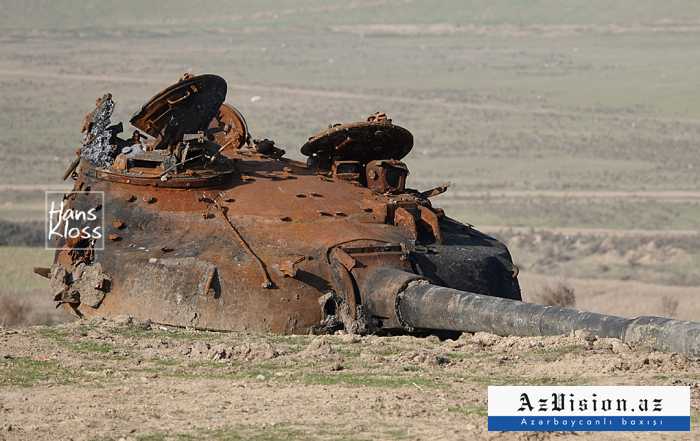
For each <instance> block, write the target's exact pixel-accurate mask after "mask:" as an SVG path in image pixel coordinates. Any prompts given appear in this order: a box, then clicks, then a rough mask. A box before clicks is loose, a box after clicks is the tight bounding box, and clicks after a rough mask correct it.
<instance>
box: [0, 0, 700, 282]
mask: <svg viewBox="0 0 700 441" xmlns="http://www.w3.org/2000/svg"><path fill="white" fill-rule="evenodd" d="M134 11H138V13H134ZM184 72H192V73H195V74H201V73H216V74H218V75H221V76H222V77H224V78H225V79H226V80H227V81H228V84H229V89H228V95H227V102H229V103H231V104H233V105H235V106H236V107H237V108H238V109H239V110H241V112H242V113H243V114H244V115H245V116H246V118H247V121H248V123H249V126H250V130H251V133H252V135H253V136H254V137H257V138H265V137H267V138H270V139H274V140H275V141H276V143H277V145H278V146H279V147H281V148H284V149H285V150H286V151H287V152H288V156H290V157H292V158H295V159H300V160H304V159H305V158H304V157H303V156H302V155H301V154H300V153H299V147H300V146H301V145H302V144H303V143H304V142H305V141H306V140H307V139H308V138H309V137H310V136H312V135H314V134H316V133H318V132H320V131H322V130H324V129H325V128H326V127H327V126H328V124H329V123H336V122H353V121H358V120H362V119H364V118H365V117H366V116H367V115H369V114H371V113H373V112H375V111H378V110H379V111H383V112H386V113H387V114H388V115H389V117H390V118H392V119H393V120H394V122H395V123H397V124H399V125H401V126H403V127H406V128H408V129H409V130H411V132H412V133H413V134H414V138H415V146H414V149H413V152H412V153H411V154H410V155H409V156H408V157H407V158H406V162H407V164H408V166H409V168H410V170H411V176H410V177H409V186H410V187H414V188H418V189H420V190H424V189H427V188H431V187H434V186H437V185H441V184H443V183H445V182H447V181H450V182H451V183H452V185H451V187H450V190H449V191H448V193H446V194H445V195H443V196H439V197H437V198H435V199H434V204H435V205H436V206H440V207H443V208H445V209H446V210H447V213H448V215H450V216H452V217H455V218H457V219H459V220H462V221H466V222H470V223H472V224H475V225H476V226H477V227H489V228H494V227H532V228H549V229H553V228H564V227H565V228H572V229H577V230H580V231H583V232H585V231H586V230H589V229H602V230H616V231H620V230H626V229H634V230H640V231H650V232H655V233H654V234H656V236H655V237H662V239H663V238H664V237H665V236H663V234H665V233H666V232H669V234H670V232H672V231H676V230H682V231H685V232H694V231H698V229H699V227H700V221H698V219H700V204H699V202H700V194H698V191H700V150H699V149H698V145H699V144H700V105H698V103H699V102H700V80H698V78H700V75H699V74H700V14H699V13H698V12H697V8H696V7H695V3H694V2H692V1H689V0H678V1H673V2H671V3H663V4H662V3H658V2H653V1H650V0H645V1H641V0H640V1H616V2H602V1H598V0H596V1H585V2H584V1H580V0H576V1H570V2H564V1H555V0H550V1H534V0H530V1H512V0H511V1H505V0H501V1H495V2H493V1H491V2H486V1H476V2H469V3H468V4H464V2H457V1H452V0H449V1H442V2H435V1H427V0H424V1H398V0H387V1H383V2H362V1H360V2H351V3H348V2H341V1H338V0H329V1H323V2H320V1H317V0H304V1H301V2H295V4H294V7H290V6H289V5H288V4H287V3H285V2H281V1H264V2H256V3H255V4H252V3H243V2H233V1H226V0H216V1H213V2H208V3H207V5H206V7H202V6H201V5H195V4H191V3H184V2H173V3H168V4H167V7H164V3H162V2H160V1H156V2H149V3H146V4H142V3H136V2H133V1H132V0H122V1H120V2H118V3H110V4H109V6H107V4H106V3H103V2H97V1H88V0H85V1H76V0H65V1H62V2H60V3H55V2H47V1H45V0H32V1H24V2H19V1H14V0H8V1H4V2H2V3H1V4H0V131H1V132H2V133H3V136H2V137H0V171H2V173H0V218H1V219H6V220H12V221H15V222H23V221H25V220H30V219H34V220H38V219H42V218H43V216H44V213H43V207H42V204H43V191H44V189H48V188H49V186H51V189H56V188H57V187H56V186H59V187H60V186H62V185H63V186H65V185H68V186H70V183H65V182H63V181H60V176H61V174H62V173H63V172H64V171H65V169H66V168H67V167H68V165H69V164H70V162H71V161H72V160H73V158H74V154H75V153H74V152H75V150H76V148H78V147H79V146H80V139H81V137H82V136H81V134H80V127H81V125H82V122H83V117H84V116H85V114H87V113H89V112H90V111H91V110H92V108H93V103H94V100H95V99H96V98H98V97H101V96H102V95H103V94H104V93H107V92H110V93H112V94H113V96H114V100H115V102H116V103H117V108H116V112H115V114H114V116H113V118H112V121H113V122H115V123H116V122H119V121H123V122H124V123H125V129H126V130H125V131H126V132H127V133H128V132H129V126H128V120H129V118H130V117H131V115H132V113H133V112H134V111H135V110H136V109H138V108H140V106H141V105H142V104H143V103H144V102H145V101H147V100H148V99H149V98H150V97H151V96H153V95H154V94H155V93H157V92H158V91H160V90H161V89H163V88H164V87H166V86H168V85H169V84H171V83H173V82H174V81H176V79H177V78H179V77H180V76H181V75H182V74H183V73H184ZM253 96H259V97H260V100H259V101H256V102H252V101H251V97H253ZM611 192H612V193H611ZM679 192H680V193H679ZM679 195H680V196H679ZM659 234H661V236H659ZM600 237H602V236H595V237H594V238H593V239H591V240H594V241H595V240H602V239H600ZM508 238H509V237H505V239H508ZM558 240H559V239H557V238H552V239H551V240H550V241H549V242H547V245H546V246H544V245H543V246H542V247H534V248H532V249H531V248H528V247H525V248H520V249H518V251H516V252H514V256H515V260H516V263H518V264H519V265H521V269H522V268H524V269H525V270H527V271H539V272H540V273H543V274H548V275H552V274H555V273H556V271H561V272H562V274H568V275H569V276H572V277H574V276H582V277H584V276H585V277H603V278H611V277H612V278H616V277H617V278H628V279H630V278H631V279H632V280H642V281H648V282H660V283H661V282H662V283H669V284H680V285H693V284H694V283H696V281H697V275H696V274H695V273H694V272H693V271H692V268H693V267H694V265H695V264H694V262H695V260H698V259H700V258H698V257H697V256H700V246H699V247H698V249H695V248H693V249H688V250H686V251H687V252H688V255H689V256H690V260H689V261H687V262H685V263H684V265H686V266H683V267H682V268H686V269H687V271H686V270H679V268H680V267H679V266H678V265H677V264H674V263H670V264H668V265H666V264H663V265H660V266H658V267H655V269H653V270H651V269H650V267H649V266H645V265H641V266H634V265H633V264H629V262H626V261H621V262H620V263H619V265H618V263H615V264H613V265H612V266H611V270H610V271H606V272H602V273H601V272H597V271H596V268H597V267H596V265H594V264H591V265H588V264H585V265H583V266H582V268H584V269H583V270H581V271H579V270H577V269H576V265H575V263H576V262H578V261H579V259H585V258H586V256H584V255H580V253H579V252H578V251H577V252H576V253H578V254H576V253H574V254H573V255H571V256H569V257H570V259H569V257H567V255H566V253H564V254H561V253H560V254H555V255H554V257H552V255H550V254H551V253H550V251H547V250H551V249H552V247H554V246H555V245H556V244H557V241H558ZM664 240H665V239H664ZM645 243H646V242H645ZM689 246H695V241H690V242H689ZM538 253H539V254H538ZM548 253H549V254H548ZM44 254H46V256H49V253H48V252H46V253H44V252H43V251H40V250H29V249H21V250H20V249H16V250H14V251H12V252H7V251H6V250H5V249H3V254H1V255H0V261H2V262H8V263H7V265H6V268H10V269H8V270H7V271H6V272H5V273H3V274H4V275H3V276H2V277H3V278H2V279H0V283H2V285H0V286H3V289H2V290H0V291H8V290H16V289H32V288H35V287H39V285H41V286H42V287H44V286H45V285H44V284H43V282H42V280H43V279H41V278H38V276H35V275H33V274H31V273H29V272H27V271H24V269H26V268H30V269H31V267H32V266H42V265H40V264H39V262H38V261H39V260H42V259H44V257H43V256H44ZM562 255H563V256H564V258H563V259H564V260H558V259H560V258H561V256H562ZM15 256H24V257H19V258H15ZM40 256H42V257H40ZM593 256H594V257H595V253H594V254H593ZM47 258H49V259H50V256H49V257H47ZM567 259H568V260H567ZM550 260H551V261H553V262H555V263H556V265H553V266H552V265H549V266H547V265H545V264H543V262H545V263H546V262H549V261H550ZM662 260H663V259H662ZM49 261H50V260H49ZM567 262H569V263H567ZM664 262H665V261H664ZM587 265H588V266H587ZM616 265H617V266H616ZM664 265H666V266H664ZM43 266H48V264H45V265H43ZM20 267H21V268H22V269H23V271H17V269H18V268H20ZM657 270H658V271H657ZM645 271H646V272H645ZM659 271H661V273H659ZM678 271H682V272H683V271H685V272H684V274H686V275H685V276H683V277H679V276H678V274H677V273H678Z"/></svg>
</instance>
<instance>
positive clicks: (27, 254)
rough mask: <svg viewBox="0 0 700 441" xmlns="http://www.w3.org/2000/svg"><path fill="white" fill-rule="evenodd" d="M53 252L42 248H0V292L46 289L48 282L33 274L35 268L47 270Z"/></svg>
mask: <svg viewBox="0 0 700 441" xmlns="http://www.w3.org/2000/svg"><path fill="white" fill-rule="evenodd" d="M53 255H54V252H53V251H51V250H45V249H44V248H43V247H41V248H35V247H0V262H2V265H0V290H2V291H16V290H26V289H42V288H43V289H46V288H48V287H49V281H48V280H47V279H45V278H43V277H41V276H38V275H36V274H34V271H33V268H34V267H35V266H38V267H44V268H49V267H51V264H52V263H53Z"/></svg>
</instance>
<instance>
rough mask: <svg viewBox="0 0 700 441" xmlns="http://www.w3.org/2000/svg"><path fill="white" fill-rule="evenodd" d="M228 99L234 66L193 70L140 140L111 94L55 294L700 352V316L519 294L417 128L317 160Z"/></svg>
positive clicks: (86, 303) (102, 307)
mask: <svg viewBox="0 0 700 441" xmlns="http://www.w3.org/2000/svg"><path fill="white" fill-rule="evenodd" d="M225 97H226V82H225V81H224V80H223V79H222V78H220V77H218V76H216V75H201V76H193V75H185V76H184V77H182V78H181V79H180V80H179V81H178V82H177V83H176V84H174V85H172V86H170V87H168V88H167V89H165V90H163V91H162V92H160V93H159V94H157V95H156V96H154V97H153V98H152V99H151V100H150V101H148V102H147V103H146V104H145V105H144V106H143V108H142V109H141V110H139V111H137V112H136V113H135V114H134V116H133V117H132V118H131V120H130V123H131V124H132V125H133V126H134V127H135V128H136V129H137V130H136V131H134V132H133V134H132V135H131V136H130V137H129V136H126V137H119V136H118V135H119V134H120V133H121V132H123V125H122V124H121V123H119V124H117V125H112V126H110V117H111V115H112V112H113V110H114V105H115V104H114V102H113V101H112V96H111V95H109V94H107V95H104V96H103V97H102V98H100V99H98V100H97V103H96V107H95V110H94V111H93V112H92V113H90V114H89V115H88V116H86V118H85V123H84V125H83V132H84V133H85V135H84V138H83V146H82V148H81V149H80V150H79V151H78V152H77V153H78V158H77V159H76V161H75V162H74V163H73V164H72V165H71V167H70V169H69V170H68V171H67V172H66V174H65V175H64V179H67V178H69V177H70V178H72V179H74V180H75V186H74V189H73V191H72V192H70V193H68V194H67V195H65V196H64V201H63V202H62V206H61V209H60V210H57V212H56V213H55V214H56V216H55V218H53V222H55V223H56V229H55V230H56V232H58V233H57V234H56V255H55V262H54V264H53V266H52V267H51V268H36V269H35V271H36V272H37V273H38V274H41V275H44V276H46V277H48V278H49V279H50V287H51V291H52V295H53V296H54V300H55V301H56V302H57V304H58V305H60V306H62V307H64V308H66V309H67V310H68V311H70V312H72V313H73V314H75V315H76V316H77V317H95V316H97V317H111V316H116V315H122V314H128V315H131V316H134V317H138V318H141V319H150V320H152V321H153V322H155V323H160V324H168V325H173V326H181V327H192V328H197V329H209V330H219V331H236V332H273V333H289V334H308V333H328V332H334V331H337V330H341V329H344V330H345V331H347V332H352V333H383V332H387V331H392V332H395V331H401V332H424V331H431V330H445V331H469V332H475V331H489V332H493V333H498V334H501V335H504V334H514V335H544V334H556V333H566V332H570V331H571V330H574V329H582V328H583V329H589V330H591V332H592V333H594V334H597V335H599V336H601V337H617V338H621V339H623V340H624V341H628V342H632V341H638V342H641V343H642V344H647V345H652V346H654V347H658V348H661V349H668V350H679V351H681V352H684V353H686V354H691V355H700V351H699V349H698V341H697V340H698V338H697V337H698V335H699V334H698V333H699V331H700V325H698V324H697V323H692V322H679V321H673V320H669V319H658V318H653V317H651V318H650V317H642V318H640V319H636V320H628V319H623V318H619V317H610V316H603V315H600V314H592V313H586V312H579V311H574V310H567V309H562V308H556V307H548V306H542V305H535V304H530V303H524V302H521V301H520V300H521V297H520V288H519V285H518V280H517V275H518V268H517V267H516V266H515V265H514V264H513V262H512V260H511V256H510V254H509V252H508V250H507V249H506V247H505V246H504V245H503V244H502V243H500V242H499V241H497V240H496V239H494V238H491V237H489V236H487V235H485V234H482V233H480V232H479V231H477V230H475V229H474V228H473V227H472V226H471V225H468V224H463V223H460V222H457V221H455V220H453V219H451V218H449V217H448V216H446V215H445V213H444V212H443V210H441V209H440V208H437V207H435V206H434V205H433V203H432V202H431V198H432V197H434V196H437V195H439V194H441V193H443V192H444V191H446V190H447V187H448V186H449V183H448V184H445V185H443V186H441V187H438V188H435V189H428V190H424V191H419V190H413V189H411V188H409V186H408V185H409V183H408V182H407V177H408V175H409V171H408V167H407V165H406V164H405V163H404V162H402V159H403V158H404V157H405V156H406V155H407V154H408V153H409V152H410V151H411V149H412V147H413V136H412V135H411V133H410V132H409V131H408V130H406V129H404V128H402V127H399V126H397V125H394V124H393V123H392V120H390V119H388V118H387V117H386V115H384V114H380V113H376V114H374V115H371V116H370V117H369V118H367V119H366V121H362V122H358V123H353V124H344V125H333V126H329V127H328V129H327V130H325V131H323V132H322V133H320V134H318V135H316V136H313V137H312V138H310V139H309V140H308V141H307V142H306V143H305V144H304V145H303V146H302V147H301V152H302V153H303V154H304V155H306V156H307V157H308V160H307V162H306V163H303V162H299V161H294V160H291V159H287V158H285V157H284V155H285V151H284V150H282V149H280V148H278V147H276V146H275V144H274V142H273V141H270V140H267V139H263V140H259V139H255V140H254V139H252V137H251V136H250V134H249V133H248V127H247V124H246V121H245V119H244V118H243V116H242V115H241V114H240V112H239V111H238V110H237V109H235V108H234V107H232V106H230V105H228V104H225V103H224V99H225ZM65 213H72V215H70V216H67V215H65ZM79 213H83V214H84V216H83V217H82V218H81V217H80V215H79ZM95 219H98V220H99V221H101V222H102V224H101V225H100V226H98V227H95V226H94V222H95ZM89 221H92V222H93V226H92V228H93V229H92V230H91V231H88V230H87V229H86V228H82V227H81V226H84V225H85V223H86V222H89ZM69 224H70V225H69ZM60 232H63V233H64V234H61V233H60ZM71 232H73V233H71ZM76 232H77V233H76ZM668 335H673V336H674V337H673V339H669V338H662V337H663V336H668ZM693 338H694V341H691V340H693ZM671 340H673V341H671ZM676 340H678V341H681V340H682V344H680V346H679V344H676V343H675V341H676ZM679 348H680V349H679Z"/></svg>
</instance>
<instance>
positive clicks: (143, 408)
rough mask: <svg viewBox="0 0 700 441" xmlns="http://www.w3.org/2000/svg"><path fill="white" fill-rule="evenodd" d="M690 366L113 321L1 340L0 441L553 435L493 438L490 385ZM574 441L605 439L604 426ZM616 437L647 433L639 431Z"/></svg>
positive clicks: (566, 350)
mask: <svg viewBox="0 0 700 441" xmlns="http://www.w3.org/2000/svg"><path fill="white" fill-rule="evenodd" d="M698 381H700V362H699V361H698V360H689V359H687V358H686V357H684V356H681V355H678V354H666V353H660V352H656V351H650V350H648V349H645V348H630V347H629V346H628V345H626V344H624V343H622V342H620V341H619V340H615V339H596V338H595V337H594V336H591V335H590V334H587V333H586V332H578V333H577V335H571V336H557V337H541V338H517V337H498V336H495V335H491V334H484V333H478V334H475V335H472V334H462V335H461V336H460V337H459V339H457V340H449V339H448V340H442V341H441V340H440V339H438V338H437V337H436V336H430V337H427V338H417V337H413V336H392V337H377V336H364V337H359V336H354V335H333V336H315V337H314V336H277V335H238V334H217V333H210V332H203V331H193V330H181V329H173V328H169V327H165V326H160V325H156V324H151V323H143V322H140V323H134V322H133V321H132V320H131V319H130V318H129V317H119V318H117V319H115V320H92V321H85V320H81V321H76V322H73V323H67V324H61V325H55V326H53V327H45V326H37V327H30V328H15V329H4V330H2V331H0V386H2V391H3V393H2V395H1V396H0V415H1V418H0V439H3V440H30V439H31V440H58V439H61V440H64V439H65V440H68V439H72V440H90V439H115V440H116V439H125V440H163V439H227V440H228V439H243V438H245V439H248V438H252V439H266V440H267V439H411V440H428V439H450V440H452V439H454V440H458V439H521V438H524V439H551V438H555V437H560V436H562V435H566V434H565V433H561V432H557V433H538V434H528V433H502V432H488V425H487V417H486V413H487V386H488V385H509V384H513V385H518V384H520V385H552V384H571V385H582V384H597V385H619V384H626V385H686V386H690V387H691V414H692V415H694V417H693V420H692V421H693V423H692V424H691V432H690V433H678V434H674V435H673V436H674V439H694V438H695V436H696V434H697V432H698V430H700V424H698V421H697V414H698V410H700V390H699V389H698V386H699V385H700V383H698ZM577 436H578V437H579V438H585V439H609V438H610V434H606V433H601V432H597V433H596V432H591V433H582V432H579V433H577ZM613 438H616V439H658V434H654V433H649V432H635V433H616V434H613Z"/></svg>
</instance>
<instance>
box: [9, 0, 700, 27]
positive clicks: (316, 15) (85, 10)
mask: <svg viewBox="0 0 700 441" xmlns="http://www.w3.org/2000/svg"><path fill="white" fill-rule="evenodd" d="M695 6H696V5H695V3H694V2H693V1H692V0H674V1H669V2H664V3H659V2H656V1H653V0H637V1H630V0H625V1H615V2H610V1H604V0H573V1H564V0H477V1H470V2H467V3H465V2H462V1H459V0H440V1H438V0H418V1H417V0H387V1H381V2H376V1H368V0H364V1H354V2H344V1H341V0H323V1H322V0H303V1H296V2H294V3H290V2H284V1H281V0H265V1H257V2H255V3H250V2H242V1H235V0H234V1H231V0H213V1H209V2H207V3H206V5H205V6H202V5H200V4H196V3H192V2H186V1H174V2H166V1H165V0H158V1H152V2H146V3H144V2H139V1H136V0H120V1H117V2H111V3H105V2H101V1H99V0H83V1H79V0H63V1H60V2H49V1H46V0H25V1H21V0H5V1H4V2H3V3H2V5H0V17H1V18H0V27H12V28H25V29H26V28H28V29H33V28H61V29H76V28H78V29H80V28H85V27H113V28H117V27H157V28H183V27H187V28H200V27H217V26H221V27H234V28H243V27H258V26H271V27H279V26H318V25H319V24H321V25H325V26H332V25H343V24H402V25H403V24H432V23H445V22H447V23H455V24H481V25H498V24H505V23H513V24H518V25H529V24H559V23H569V24H602V25H638V24H640V23H641V24H657V25H658V26H673V25H679V24H697V23H698V22H700V13H698V11H697V9H696V8H695ZM136 11H137V12H138V13H135V12H136Z"/></svg>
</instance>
